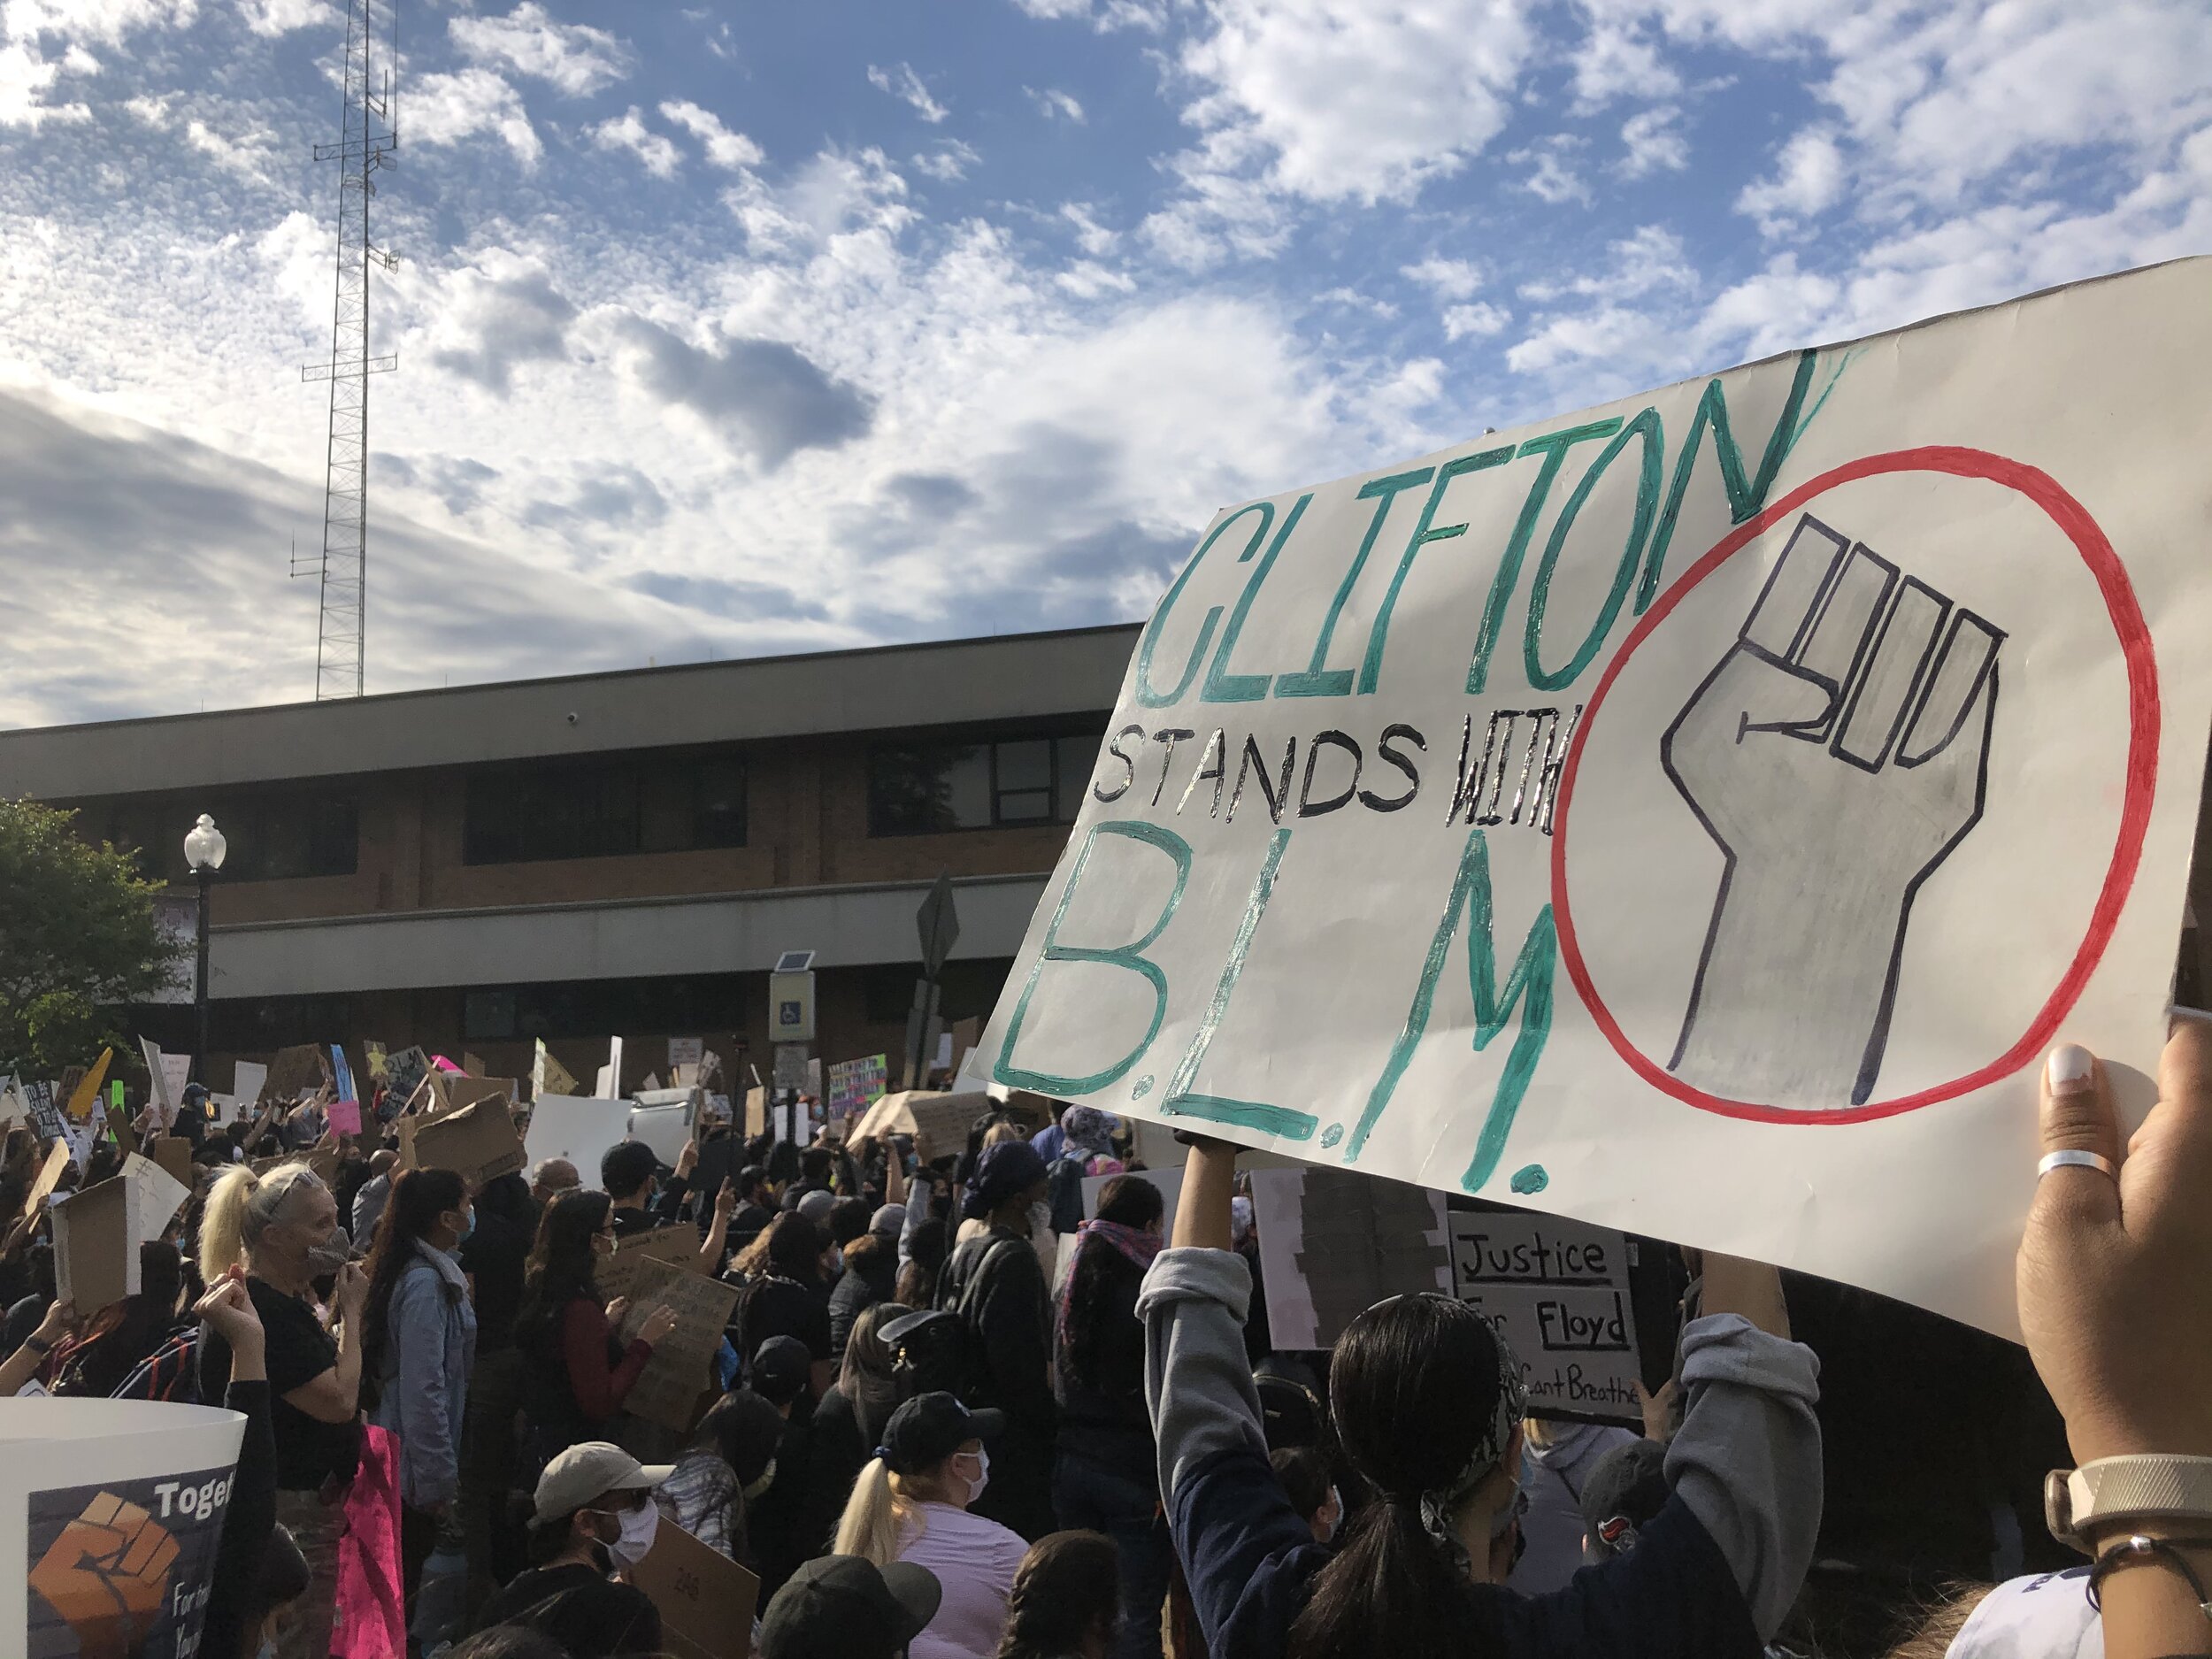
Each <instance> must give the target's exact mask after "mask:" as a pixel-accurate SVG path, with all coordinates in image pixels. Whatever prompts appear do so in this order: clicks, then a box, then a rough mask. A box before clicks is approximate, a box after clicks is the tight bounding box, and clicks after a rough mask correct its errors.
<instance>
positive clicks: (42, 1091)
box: [16, 1079, 61, 1141]
mask: <svg viewBox="0 0 2212 1659" xmlns="http://www.w3.org/2000/svg"><path fill="white" fill-rule="evenodd" d="M16 1088H17V1091H18V1092H19V1094H21V1095H22V1097H23V1107H24V1110H26V1111H27V1112H28V1113H29V1114H30V1119H31V1127H32V1128H33V1129H35V1130H36V1131H37V1132H38V1136H39V1139H40V1140H42V1141H57V1140H59V1139H60V1138H61V1109H60V1108H59V1107H58V1106H56V1105H55V1104H54V1086H53V1084H52V1083H50V1082H48V1081H45V1080H44V1079H30V1080H27V1081H23V1082H19V1083H18V1084H17V1085H16Z"/></svg>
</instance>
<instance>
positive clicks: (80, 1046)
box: [0, 800, 184, 1077]
mask: <svg viewBox="0 0 2212 1659" xmlns="http://www.w3.org/2000/svg"><path fill="white" fill-rule="evenodd" d="M76 816H77V815H76V814H75V813H74V812H66V811H59V810H56V809H54V808H52V807H48V806H41V805H40V804H39V803H37V802H35V801H6V800H0V1062H5V1061H14V1062H17V1063H19V1064H21V1065H22V1066H23V1067H24V1068H25V1069H26V1070H27V1071H29V1072H30V1073H32V1074H34V1075H38V1074H43V1075H45V1076H48V1077H53V1076H58V1075H59V1073H60V1071H61V1070H62V1068H63V1067H65V1066H67V1065H74V1064H86V1063H88V1062H89V1061H90V1060H91V1058H92V1057H93V1056H95V1055H96V1054H97V1053H98V1052H99V1051H100V1048H101V1047H102V1045H104V1044H112V1045H115V1046H117V1047H120V1046H121V1045H122V1042H123V1036H122V1033H120V1032H119V1030H118V1029H117V1024H118V1022H117V1018H116V1016H117V1014H118V1013H119V1010H122V1009H125V1008H127V1007H129V1006H131V1005H132V1004H134V1003H140V1002H149V1001H150V1000H152V998H153V997H154V996H155V995H158V994H159V993H160V992H162V991H164V990H166V989H168V988H170V987H173V986H174V985H175V984H176V982H177V979H178V977H179V975H180V971H183V965H184V964H183V956H184V948H183V946H182V945H181V944H180V942H178V941H173V940H171V939H169V938H168V937H166V936H165V934H164V933H163V932H162V930H161V928H160V926H158V924H157V922H156V921H155V919H154V895H157V893H159V892H160V891H161V890H162V884H161V883H160V882H158V881H148V880H145V879H142V878H141V877H140V875H139V873H138V866H137V864H136V862H135V861H134V858H133V857H132V856H131V855H130V854H129V853H127V852H117V851H115V850H113V849H110V848H104V847H90V846H88V845H86V844H85V842H83V841H81V840H79V839H78V837H77V834H76V833H75V831H74V829H73V827H72V823H73V819H74V818H76Z"/></svg>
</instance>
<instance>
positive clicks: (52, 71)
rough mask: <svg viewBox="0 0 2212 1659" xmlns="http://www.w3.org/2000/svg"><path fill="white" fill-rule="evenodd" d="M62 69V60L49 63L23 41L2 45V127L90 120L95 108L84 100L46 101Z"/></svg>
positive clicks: (0, 75)
mask: <svg viewBox="0 0 2212 1659" xmlns="http://www.w3.org/2000/svg"><path fill="white" fill-rule="evenodd" d="M59 73H61V65H59V64H51V63H48V62H47V61H46V60H45V59H43V58H41V57H40V56H39V55H38V53H37V52H36V51H35V50H33V49H32V48H31V47H29V46H27V45H25V44H24V43H23V42H20V41H15V42H10V43H9V44H8V45H5V46H0V127H28V128H29V129H30V130H31V131H33V132H36V131H37V130H38V129H39V128H40V127H42V126H44V125H45V124H46V123H47V122H49V121H63V122H68V121H88V120H90V119H92V111H90V110H89V109H88V108H87V107H86V106H85V105H83V104H49V103H47V102H46V94H47V92H48V91H49V90H50V88H52V86H53V84H54V77H55V76H56V75H58V74H59Z"/></svg>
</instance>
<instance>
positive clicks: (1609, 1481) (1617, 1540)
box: [1582, 1440, 1671, 1561]
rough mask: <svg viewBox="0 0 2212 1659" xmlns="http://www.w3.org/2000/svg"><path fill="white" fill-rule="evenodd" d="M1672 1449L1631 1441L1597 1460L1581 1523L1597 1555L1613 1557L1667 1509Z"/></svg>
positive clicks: (1585, 1491)
mask: <svg viewBox="0 0 2212 1659" xmlns="http://www.w3.org/2000/svg"><path fill="white" fill-rule="evenodd" d="M1670 1491H1671V1487H1670V1486H1668V1485H1667V1448H1665V1447H1663V1446H1662V1445H1661V1444H1660V1443H1659V1442H1658V1441H1657V1440H1629V1441H1627V1442H1625V1443H1624V1444H1623V1445H1619V1446H1616V1447H1615V1448H1613V1449H1612V1450H1611V1451H1609V1452H1608V1453H1606V1454H1605V1455H1604V1456H1602V1457H1601V1458H1599V1459H1598V1461H1597V1462H1596V1463H1595V1464H1594V1465H1593V1466H1592V1468H1591V1470H1590V1477H1589V1479H1587V1480H1586V1481H1584V1482H1583V1483H1582V1525H1583V1528H1584V1531H1585V1533H1586V1536H1587V1538H1588V1540H1589V1544H1590V1555H1591V1556H1592V1558H1593V1559H1594V1560H1599V1561H1609V1560H1611V1559H1612V1558H1613V1557H1614V1556H1615V1555H1620V1554H1621V1553H1623V1552H1624V1550H1626V1549H1628V1548H1631V1547H1632V1546H1633V1545H1634V1543H1635V1541H1636V1534H1637V1533H1638V1532H1641V1531H1642V1530H1643V1528H1644V1527H1645V1526H1646V1525H1649V1523H1650V1522H1651V1520H1652V1518H1653V1517H1655V1516H1656V1515H1657V1514H1658V1513H1659V1511H1660V1510H1661V1509H1664V1508H1665V1507H1666V1502H1667V1495H1668V1494H1669V1492H1670Z"/></svg>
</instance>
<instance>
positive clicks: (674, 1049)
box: [668, 1037, 707, 1076]
mask: <svg viewBox="0 0 2212 1659" xmlns="http://www.w3.org/2000/svg"><path fill="white" fill-rule="evenodd" d="M706 1051H707V1045H706V1040H705V1039H704V1038H701V1037H671V1038H670V1039H669V1040H668V1070H669V1074H670V1075H671V1076H673V1075H674V1074H675V1073H676V1072H678V1071H681V1070H682V1069H683V1068H684V1067H685V1066H690V1067H692V1068H693V1069H694V1070H696V1069H697V1067H698V1064H699V1062H700V1060H701V1059H702V1058H703V1056H705V1054H706Z"/></svg>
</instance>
